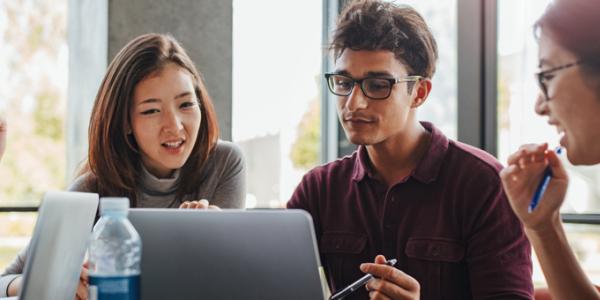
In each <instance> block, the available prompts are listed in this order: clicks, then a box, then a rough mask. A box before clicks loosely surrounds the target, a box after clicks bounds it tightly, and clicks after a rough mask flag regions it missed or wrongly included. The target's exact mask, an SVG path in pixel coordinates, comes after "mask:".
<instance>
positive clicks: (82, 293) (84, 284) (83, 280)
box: [75, 262, 90, 300]
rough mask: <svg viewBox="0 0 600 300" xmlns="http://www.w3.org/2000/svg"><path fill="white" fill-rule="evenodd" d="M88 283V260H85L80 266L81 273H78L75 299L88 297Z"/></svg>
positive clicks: (79, 299) (84, 299) (82, 299)
mask: <svg viewBox="0 0 600 300" xmlns="http://www.w3.org/2000/svg"><path fill="white" fill-rule="evenodd" d="M89 285H90V281H89V278H88V262H85V263H84V264H83V266H82V267H81V274H79V284H78V285H77V293H76V294H75V300H87V299H88V286H89Z"/></svg>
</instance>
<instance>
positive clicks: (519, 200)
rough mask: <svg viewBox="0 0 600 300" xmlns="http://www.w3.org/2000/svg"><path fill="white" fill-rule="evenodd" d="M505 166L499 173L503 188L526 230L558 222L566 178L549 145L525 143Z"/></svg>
mask: <svg viewBox="0 0 600 300" xmlns="http://www.w3.org/2000/svg"><path fill="white" fill-rule="evenodd" d="M507 163H508V166H507V167H506V168H505V169H503V170H502V171H501V172H500V177H501V178H502V184H503V186H504V191H505V192H506V195H507V196H508V200H509V202H510V205H511V206H512V209H513V210H514V211H515V213H516V215H517V217H518V218H519V219H520V220H521V222H523V224H524V225H525V227H526V228H527V229H530V230H533V231H541V230H544V229H546V228H548V226H553V225H554V224H555V222H560V213H559V209H560V206H561V205H562V203H563V201H564V198H565V194H566V192H567V186H568V182H569V178H568V176H567V173H566V171H565V169H564V167H563V165H562V163H561V162H560V159H559V158H558V155H557V154H556V152H554V151H552V150H549V149H548V144H541V145H538V144H527V145H523V146H521V147H520V148H519V151H517V152H515V153H513V154H512V155H511V156H509V158H508V162H507ZM546 167H550V170H551V171H552V178H551V179H550V182H549V184H548V188H547V189H546V191H545V192H544V194H543V195H542V197H541V199H540V202H539V203H538V206H537V207H536V208H535V209H534V210H533V212H531V213H530V212H529V211H528V209H529V204H530V203H531V198H532V197H533V195H534V193H535V190H536V189H537V187H538V185H539V183H540V181H541V180H542V178H543V176H544V171H545V169H546Z"/></svg>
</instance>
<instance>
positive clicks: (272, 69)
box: [232, 0, 325, 207]
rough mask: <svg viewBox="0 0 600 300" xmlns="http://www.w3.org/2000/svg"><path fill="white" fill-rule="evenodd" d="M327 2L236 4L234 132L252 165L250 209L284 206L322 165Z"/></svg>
mask: <svg viewBox="0 0 600 300" xmlns="http://www.w3.org/2000/svg"><path fill="white" fill-rule="evenodd" d="M322 5H323V4H322V1H320V0H310V1H300V2H298V1H291V0H283V1H282V0H257V1H244V0H234V1H233V124H232V128H233V140H234V142H236V143H238V144H239V145H240V146H241V147H242V149H243V151H244V153H245V156H246V160H247V162H246V163H247V166H248V173H247V174H248V177H247V182H248V195H247V199H246V203H247V206H248V207H281V206H284V205H285V203H286V202H287V200H288V199H289V198H290V196H291V194H292V192H293V190H294V188H295V187H296V185H297V184H298V183H299V182H300V178H301V176H302V175H303V174H304V173H305V172H306V171H307V170H308V169H310V168H311V167H313V166H315V165H317V164H318V163H320V160H319V159H320V158H319V151H320V126H321V125H320V105H321V102H320V101H321V95H320V91H321V84H322V79H321V63H322V58H323V55H324V54H325V52H324V51H323V47H322V37H321V32H322ZM290 7H292V8H293V9H292V10H290ZM292 11H293V12H292ZM277 12H281V13H277Z"/></svg>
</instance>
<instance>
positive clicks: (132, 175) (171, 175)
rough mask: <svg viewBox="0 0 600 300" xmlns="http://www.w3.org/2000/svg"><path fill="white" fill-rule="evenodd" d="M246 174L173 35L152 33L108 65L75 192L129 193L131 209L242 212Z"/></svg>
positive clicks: (192, 65) (128, 45) (204, 88)
mask: <svg viewBox="0 0 600 300" xmlns="http://www.w3.org/2000/svg"><path fill="white" fill-rule="evenodd" d="M244 170H245V167H244V161H243V158H242V155H241V152H240V150H239V149H238V148H237V147H236V146H234V145H233V144H232V143H228V142H223V141H219V140H218V125H217V119H216V114H215V112H214V109H213V105H212V102H211V99H210V97H209V95H208V92H207V90H206V87H205V85H204V82H203V81H202V77H201V75H200V73H199V72H198V71H197V70H196V68H195V67H194V64H193V62H192V61H191V59H190V58H189V56H188V55H187V54H186V52H185V50H184V49H183V48H182V47H181V46H180V45H179V44H178V43H177V41H176V40H175V39H174V38H172V37H170V36H168V35H160V34H147V35H142V36H140V37H138V38H136V39H134V40H132V41H131V42H130V43H129V44H127V45H126V46H125V47H124V48H123V49H122V50H121V51H120V52H119V53H118V54H117V55H116V57H115V58H114V60H113V61H112V63H111V64H110V66H109V67H108V70H107V73H106V76H105V77H104V80H103V82H102V85H101V86H100V90H99V91H98V95H97V96H96V102H95V104H94V108H93V110H92V116H91V120H90V126H89V155H88V161H87V163H86V164H85V165H84V168H83V171H82V174H83V175H82V176H80V177H79V178H78V179H77V180H76V181H75V183H74V184H73V185H72V186H71V187H70V190H75V191H91V192H97V193H99V194H100V196H127V197H129V199H130V201H131V206H132V207H177V206H180V205H182V204H183V206H186V203H185V202H186V201H194V200H200V199H208V201H210V203H211V204H213V205H215V206H218V207H222V208H242V207H244V197H245V177H244V176H245V174H244V173H245V171H244ZM202 203H206V202H204V201H203V202H202ZM191 205H192V206H193V205H202V204H200V203H197V202H192V203H191Z"/></svg>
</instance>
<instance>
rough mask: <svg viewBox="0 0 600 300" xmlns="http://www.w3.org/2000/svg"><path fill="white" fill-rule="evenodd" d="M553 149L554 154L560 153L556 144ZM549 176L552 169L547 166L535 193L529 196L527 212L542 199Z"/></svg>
mask: <svg viewBox="0 0 600 300" xmlns="http://www.w3.org/2000/svg"><path fill="white" fill-rule="evenodd" d="M554 151H555V152H556V154H560V153H561V152H562V148H561V147H560V146H558V147H556V149H555V150H554ZM551 178H552V170H551V169H550V166H547V167H546V169H545V170H544V176H543V177H542V180H541V181H540V183H539V184H538V186H537V188H536V189H535V193H534V194H533V197H532V198H531V203H529V209H528V211H529V213H532V212H533V210H534V209H535V208H536V207H537V205H538V203H539V202H540V199H542V196H544V192H545V191H546V188H548V183H550V179H551Z"/></svg>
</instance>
